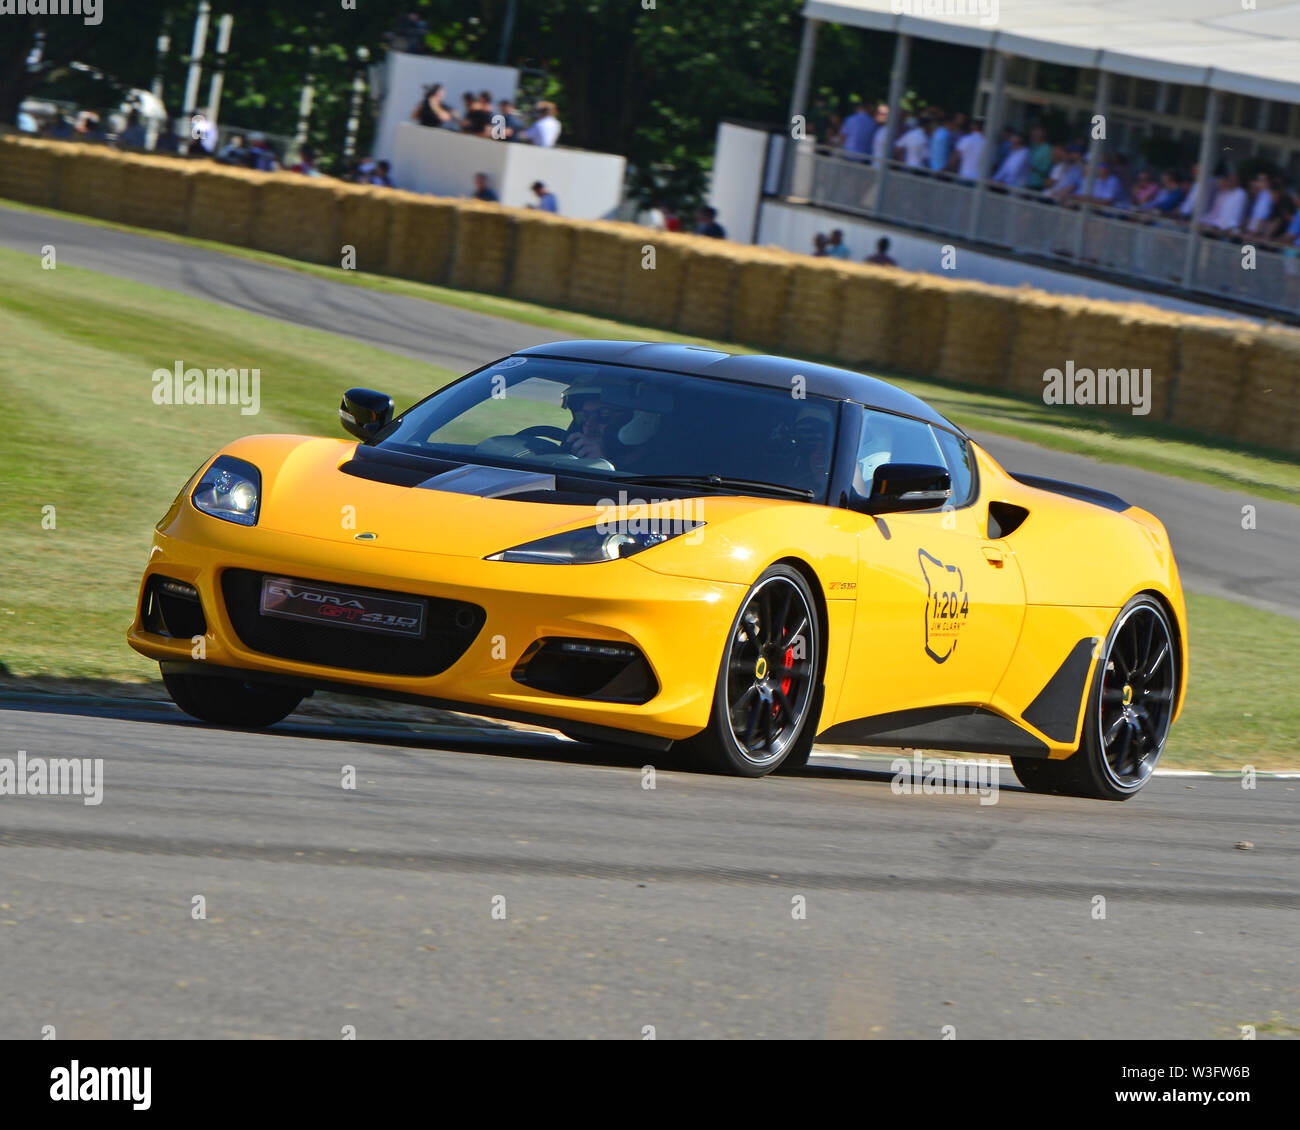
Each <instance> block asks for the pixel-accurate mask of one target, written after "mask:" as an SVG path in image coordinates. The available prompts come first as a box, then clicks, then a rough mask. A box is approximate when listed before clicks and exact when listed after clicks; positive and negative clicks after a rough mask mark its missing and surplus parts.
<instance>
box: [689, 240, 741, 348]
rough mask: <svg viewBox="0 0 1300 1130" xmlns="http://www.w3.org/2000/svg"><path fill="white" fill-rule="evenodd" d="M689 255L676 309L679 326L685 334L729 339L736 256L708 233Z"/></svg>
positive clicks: (697, 242)
mask: <svg viewBox="0 0 1300 1130" xmlns="http://www.w3.org/2000/svg"><path fill="white" fill-rule="evenodd" d="M690 238H691V239H692V241H693V242H694V243H695V245H696V246H694V247H693V248H692V249H691V252H690V254H689V255H688V256H687V259H686V277H685V279H684V280H683V283H682V300H681V305H680V306H679V307H678V309H677V329H678V330H679V331H680V332H681V333H684V334H695V335H697V336H699V337H708V338H714V339H716V340H718V341H730V340H731V337H732V332H731V312H732V301H733V299H734V298H735V293H736V257H735V256H734V255H733V254H731V251H730V248H726V247H721V246H717V244H718V241H717V240H713V239H708V238H707V237H705V236H692V237H690Z"/></svg>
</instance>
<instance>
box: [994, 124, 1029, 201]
mask: <svg viewBox="0 0 1300 1130" xmlns="http://www.w3.org/2000/svg"><path fill="white" fill-rule="evenodd" d="M1009 140H1010V146H1009V148H1008V149H1007V155H1006V157H1005V158H1003V161H1002V163H1001V164H1000V165H999V166H998V170H997V172H995V173H994V174H993V183H994V184H1004V185H1006V186H1007V187H1008V188H1024V187H1025V185H1026V184H1027V183H1028V180H1029V150H1028V149H1026V148H1025V139H1024V137H1023V136H1022V135H1021V134H1018V133H1016V132H1014V131H1013V132H1012V134H1011V137H1010V139H1009Z"/></svg>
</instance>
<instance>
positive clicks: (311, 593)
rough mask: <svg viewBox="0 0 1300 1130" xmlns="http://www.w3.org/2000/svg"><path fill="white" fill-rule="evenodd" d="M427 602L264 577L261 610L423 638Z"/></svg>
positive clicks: (296, 617) (321, 622)
mask: <svg viewBox="0 0 1300 1130" xmlns="http://www.w3.org/2000/svg"><path fill="white" fill-rule="evenodd" d="M424 608H425V606H424V602H423V601H415V600H395V599H394V598H393V597H390V596H376V595H374V594H373V593H368V592H357V591H355V590H354V589H334V588H327V587H325V586H324V585H317V584H308V583H306V582H303V581H295V580H293V579H292V578H289V577H263V578H262V601H261V612H262V615H263V616H279V617H281V618H282V619H285V620H306V621H308V622H309V623H312V624H328V625H331V626H333V627H336V628H355V629H358V630H360V631H363V632H382V633H386V634H388V635H392V636H408V637H410V638H411V639H417V640H422V639H424Z"/></svg>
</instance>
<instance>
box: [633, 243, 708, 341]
mask: <svg viewBox="0 0 1300 1130" xmlns="http://www.w3.org/2000/svg"><path fill="white" fill-rule="evenodd" d="M624 238H625V239H627V241H628V244H629V247H628V250H629V251H630V252H631V253H630V254H628V255H625V256H624V258H623V289H622V293H621V295H620V300H619V308H618V316H619V318H620V319H621V320H622V321H625V322H631V323H632V324H634V325H638V326H658V327H659V328H660V329H673V328H674V327H675V326H676V325H677V317H678V311H679V310H680V309H681V298H682V291H683V289H684V288H685V286H686V264H687V262H688V260H689V259H690V255H691V251H692V250H693V248H694V244H695V240H694V239H693V238H692V237H690V236H685V235H678V234H676V233H670V232H650V231H647V232H644V233H643V234H637V235H627V236H625V237H624Z"/></svg>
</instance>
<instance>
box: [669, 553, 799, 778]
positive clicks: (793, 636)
mask: <svg viewBox="0 0 1300 1130" xmlns="http://www.w3.org/2000/svg"><path fill="white" fill-rule="evenodd" d="M821 654H822V642H821V628H820V626H819V624H818V620H817V602H816V600H815V599H814V598H813V593H812V589H811V588H810V587H809V585H808V582H807V581H806V580H804V578H803V575H802V574H801V573H799V572H798V571H797V570H795V569H792V568H790V567H789V566H787V565H773V566H772V567H771V568H769V569H767V570H765V571H764V572H763V574H762V576H760V577H759V578H758V580H757V581H755V582H754V584H753V586H752V587H751V588H750V590H749V592H748V593H746V594H745V599H744V600H743V601H741V604H740V611H739V612H737V613H736V618H735V620H733V621H732V624H731V631H730V632H729V633H728V634H727V642H726V646H725V647H724V648H723V651H722V662H721V664H720V665H719V669H718V679H717V683H716V684H715V686H714V693H713V706H712V709H711V711H710V713H709V724H708V725H707V726H706V727H705V728H704V729H703V730H702V731H700V733H698V734H696V735H695V736H694V737H693V738H688V739H687V740H686V741H683V742H678V743H676V745H675V746H674V752H675V753H678V752H679V753H680V754H681V755H682V756H683V757H684V758H685V759H687V760H688V761H689V762H690V763H691V764H692V765H693V766H695V767H697V768H703V769H707V770H711V771H713V772H715V773H726V774H729V775H731V776H736V777H763V776H766V775H767V774H768V773H771V772H773V771H775V770H776V769H777V768H779V767H784V766H788V767H789V768H792V769H794V768H798V767H800V766H802V765H804V764H806V763H807V761H808V754H809V751H810V750H811V749H812V743H813V738H814V736H815V735H816V732H817V716H818V714H819V713H820V710H821V695H820V693H819V688H820V674H821V671H820V666H821Z"/></svg>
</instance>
